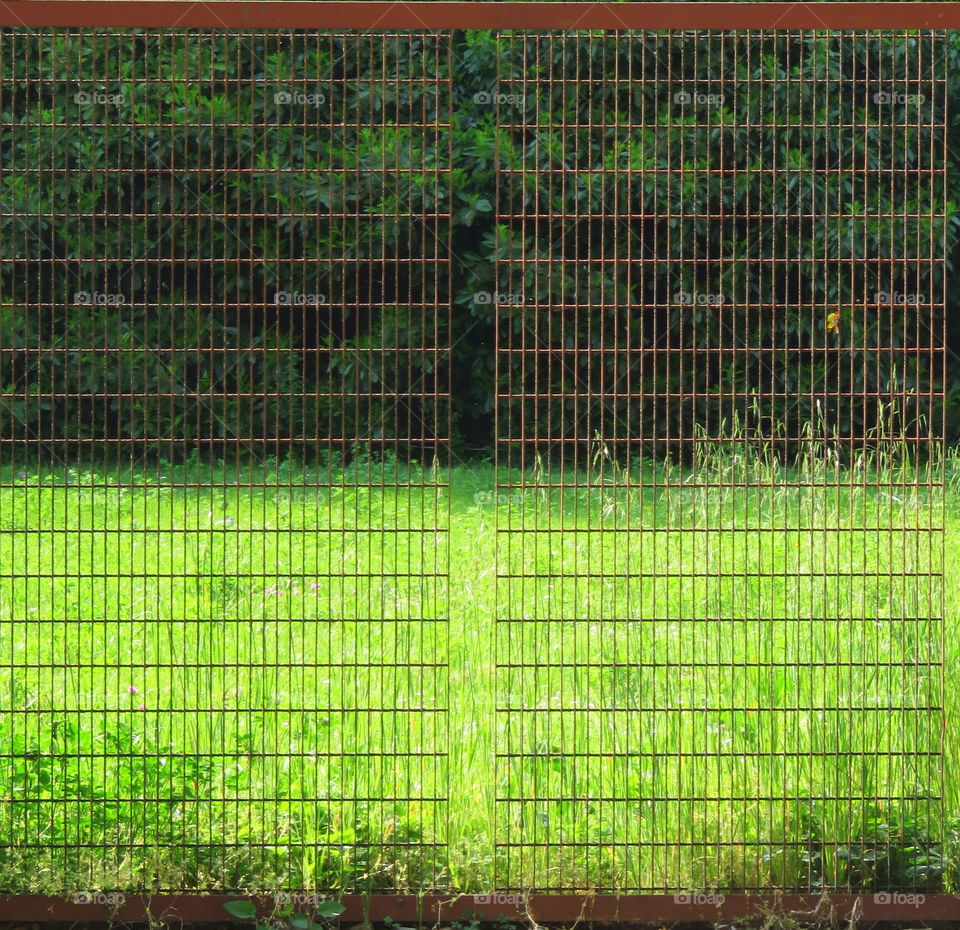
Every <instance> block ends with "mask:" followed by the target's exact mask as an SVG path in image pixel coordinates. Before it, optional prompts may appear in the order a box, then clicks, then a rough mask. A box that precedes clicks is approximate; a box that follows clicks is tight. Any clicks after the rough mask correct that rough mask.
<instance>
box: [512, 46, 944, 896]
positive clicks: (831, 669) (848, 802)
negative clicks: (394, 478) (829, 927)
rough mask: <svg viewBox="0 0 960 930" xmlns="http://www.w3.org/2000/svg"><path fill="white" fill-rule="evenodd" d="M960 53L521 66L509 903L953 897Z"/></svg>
mask: <svg viewBox="0 0 960 930" xmlns="http://www.w3.org/2000/svg"><path fill="white" fill-rule="evenodd" d="M856 40H860V41H859V43H858V44H857V45H856V46H855V45H854V43H855V41H856ZM885 41H891V42H892V41H899V42H902V54H900V55H899V56H898V57H897V60H896V65H895V66H894V68H895V70H892V69H891V60H890V58H889V57H887V56H885V55H883V54H882V45H883V42H885ZM941 41H942V37H941V36H939V35H938V34H936V33H923V34H919V35H907V34H891V33H887V34H883V35H882V36H880V35H878V34H862V33H845V34H844V35H843V36H838V35H826V34H823V33H819V34H816V33H809V32H806V33H804V32H797V33H792V32H781V33H777V34H772V33H770V34H763V33H760V32H758V33H753V34H749V35H738V36H726V35H713V36H709V35H700V36H696V37H693V36H689V37H682V38H681V37H675V36H670V37H652V36H648V37H641V36H635V35H629V36H623V35H616V34H613V35H611V34H607V35H596V34H594V35H591V36H589V37H586V36H584V35H581V36H578V35H576V34H571V33H553V34H551V33H512V34H509V35H502V36H501V39H500V42H501V53H500V57H499V61H500V72H499V85H498V105H499V109H498V126H499V129H500V134H499V135H498V143H499V150H498V164H499V173H498V178H497V180H498V195H497V209H498V219H499V222H500V224H501V225H500V229H499V240H498V256H499V257H498V265H497V275H498V278H497V295H496V305H497V320H498V326H497V338H498V344H497V366H498V368H497V389H498V404H497V415H498V416H497V447H496V453H497V462H496V466H497V495H498V500H499V501H500V502H501V506H500V507H499V509H498V512H497V517H498V522H497V527H496V533H497V583H498V588H497V622H496V634H495V647H494V654H495V656H496V661H497V671H498V689H497V704H498V707H497V714H498V717H499V723H498V732H500V733H501V734H502V739H501V741H500V742H499V744H498V746H497V762H498V767H497V807H496V816H497V819H496V842H497V858H496V870H497V881H496V886H497V887H498V888H501V887H502V888H509V889H512V890H515V891H518V892H519V891H522V889H523V888H525V887H533V888H536V889H537V890H539V891H544V892H552V891H562V890H570V889H572V888H576V887H589V888H596V889H598V890H600V891H626V892H657V891H668V890H675V889H677V888H678V887H679V888H689V889H726V888H729V887H731V886H733V887H735V888H740V889H745V890H762V889H766V888H771V887H777V888H783V889H784V890H787V891H792V890H802V886H807V887H813V888H825V889H826V888H829V889H833V890H841V889H842V890H856V889H858V888H867V887H874V888H876V887H877V886H876V884H871V883H875V882H880V883H881V884H882V883H884V882H889V883H892V882H894V881H898V882H900V883H901V884H903V883H905V884H906V886H907V887H912V888H913V889H914V890H924V889H928V888H929V882H930V880H931V874H932V873H931V872H930V871H927V866H926V865H919V866H916V867H911V868H907V869H904V868H902V865H901V864H898V857H899V856H900V851H899V850H898V848H897V847H898V845H902V842H903V840H902V837H903V836H907V835H910V836H911V837H912V840H910V841H909V842H912V843H915V844H916V847H918V848H923V849H924V850H925V853H929V856H927V855H924V856H920V857H918V858H920V859H922V860H923V862H924V863H929V862H930V861H931V858H930V857H935V856H936V855H937V852H938V850H939V849H940V848H941V847H940V845H939V844H940V843H941V842H942V828H943V818H942V810H941V807H940V804H941V800H942V727H943V705H942V700H943V699H942V685H943V682H942V636H943V604H942V597H943V561H942V559H943V531H944V525H943V477H942V471H941V470H940V469H939V462H940V457H941V444H942V437H943V423H942V404H941V400H942V393H941V392H942V383H943V382H942V378H941V375H942V368H943V363H944V355H943V307H944V276H943V265H942V255H943V241H944V229H945V225H944V224H945V196H946V194H945V180H944V171H945V162H946V159H945V157H944V145H945V140H944V119H945V116H944V113H945V93H944V75H943V60H942V50H941V47H940V43H941ZM855 48H857V49H859V50H860V54H856V53H855V51H854V49H855ZM611 74H613V75H614V78H613V79H612V80H611V79H610V77H609V76H610V75H611ZM601 76H606V77H605V79H601ZM891 95H892V96H891ZM890 99H895V100H897V101H899V102H900V103H904V102H905V101H910V102H911V103H913V104H915V105H914V106H913V107H912V108H911V109H910V110H909V111H908V110H907V109H905V108H904V107H902V106H899V107H891V106H890V105H889V100H890ZM920 99H922V101H923V103H922V104H919V105H917V101H918V100H920ZM831 143H832V144H831ZM904 150H909V152H910V157H909V158H902V157H901V155H902V152H903V151H904ZM757 173H764V174H765V175H766V177H768V178H769V184H766V185H764V186H763V187H762V188H760V193H758V191H757V189H756V185H753V186H750V190H751V194H749V195H746V196H741V195H740V191H741V190H746V189H747V187H748V185H744V184H743V183H742V182H743V181H744V179H745V178H749V177H752V176H755V175H756V174H757ZM827 177H829V181H825V180H824V179H825V178H827ZM904 501H907V502H908V503H903V502H904ZM878 824H881V825H882V826H880V827H878ZM895 837H899V838H895ZM894 873H896V877H894Z"/></svg>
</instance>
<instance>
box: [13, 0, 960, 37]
mask: <svg viewBox="0 0 960 930" xmlns="http://www.w3.org/2000/svg"><path fill="white" fill-rule="evenodd" d="M14 26H30V27H84V26H86V27H125V28H135V27H142V28H190V29H360V30H380V29H417V30H420V29H424V30H449V29H543V30H546V29H671V30H674V29H676V30H682V29H715V30H729V29H953V28H960V3H955V2H949V3H923V2H919V3H914V2H877V3H870V2H859V3H844V2H839V3H832V2H818V3H740V2H714V3H709V2H708V3H697V2H680V3H674V2H653V3H579V2H571V3H564V2H544V3H538V2H532V3H531V2H507V3H499V2H494V3H487V2H479V3H471V2H449V3H444V2H426V3H423V2H414V3H390V2H386V3H385V2H379V0H206V2H190V0H7V2H2V0H0V27H14Z"/></svg>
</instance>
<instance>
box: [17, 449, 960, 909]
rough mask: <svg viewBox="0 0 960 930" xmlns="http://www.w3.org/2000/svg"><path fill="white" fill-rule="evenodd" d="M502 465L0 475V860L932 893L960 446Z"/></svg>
mask: <svg viewBox="0 0 960 930" xmlns="http://www.w3.org/2000/svg"><path fill="white" fill-rule="evenodd" d="M595 464H596V463H595ZM495 477H496V476H495V472H494V469H493V467H492V466H490V465H489V464H485V465H475V466H457V467H454V468H453V469H451V470H449V471H446V470H431V469H429V468H421V467H419V466H410V467H407V466H403V465H397V464H396V463H390V464H387V465H377V464H371V463H369V462H361V463H355V464H354V465H352V466H350V467H347V468H339V469H337V470H336V471H333V470H331V469H329V468H322V467H312V466H310V467H302V466H299V465H296V464H295V463H293V462H284V463H280V464H259V465H253V464H249V465H230V464H226V465H223V464H202V463H200V462H197V461H194V462H192V463H190V464H186V465H178V466H172V465H162V466H156V465H154V466H141V467H138V468H136V469H135V470H132V469H129V468H124V467H122V466H116V467H109V468H106V467H94V466H85V467H80V466H78V467H75V468H65V467H48V466H44V467H40V468H38V467H36V466H33V467H31V466H25V465H18V466H14V465H10V466H6V467H4V468H2V469H0V695H2V698H0V746H3V747H4V749H3V750H2V756H0V770H2V773H3V774H2V798H3V800H4V803H3V804H0V831H2V832H0V843H2V846H0V885H2V886H3V887H4V888H5V889H7V890H13V891H26V890H31V891H37V890H46V891H51V892H53V891H57V892H59V891H67V890H70V889H76V888H83V889H100V888H122V889H130V888H134V887H138V888H139V887H156V888H180V887H184V888H232V889H243V888H278V887H286V888H305V889H309V888H318V887H319V888H331V889H334V890H342V889H352V890H370V891H377V890H384V889H416V888H422V887H425V886H431V887H437V888H444V889H462V890H473V891H483V890H489V889H490V888H492V887H494V886H496V887H498V888H501V889H507V888H517V889H522V888H527V887H537V888H541V889H562V888H565V889H586V888H597V889H602V890H609V889H622V890H625V891H634V890H652V891H655V890H664V891H666V890H673V889H678V888H713V887H724V888H764V887H770V886H774V887H783V888H788V887H789V888H796V887H814V888H819V887H843V888H846V887H855V888H864V889H867V888H873V889H875V890H876V889H886V888H894V887H897V888H903V889H911V888H912V889H928V890H929V889H933V888H936V887H939V886H940V885H941V884H942V883H943V882H944V881H946V882H947V883H948V885H950V883H952V882H953V877H952V875H951V874H950V871H951V870H950V863H949V858H950V857H949V852H950V850H949V845H948V846H947V847H946V848H944V846H943V845H942V844H941V840H943V839H944V838H947V839H949V837H950V835H951V833H952V830H953V829H954V827H955V821H956V820H957V819H958V817H957V814H958V800H960V798H958V792H957V779H956V777H955V776H952V775H951V774H950V773H951V772H953V771H955V769H954V768H953V761H954V760H955V759H956V755H957V753H956V749H957V747H956V745H955V741H956V739H957V737H956V735H955V732H954V731H953V730H952V729H950V728H947V730H946V734H945V738H946V741H947V742H946V744H945V746H944V750H945V757H942V756H941V753H940V749H941V740H943V739H944V731H943V730H942V726H941V724H942V716H941V714H940V711H939V710H938V708H939V707H940V706H941V702H942V700H943V697H942V695H941V674H940V672H941V669H940V661H941V657H942V658H943V659H944V661H945V663H946V668H947V669H948V670H949V669H952V668H955V667H956V658H957V650H958V646H957V643H956V641H955V639H954V637H953V633H954V630H953V629H952V627H949V626H948V627H947V629H946V630H944V625H943V623H942V622H941V621H940V619H939V618H940V617H941V616H946V617H947V618H955V617H956V616H957V612H956V605H957V604H958V601H960V598H958V596H957V595H958V591H960V582H958V575H957V567H958V566H957V564H956V557H955V554H956V552H957V543H958V541H960V468H957V467H956V465H955V463H953V462H948V463H947V465H946V468H945V471H944V472H943V473H941V472H940V471H939V470H934V469H926V468H920V469H910V468H906V467H899V468H898V467H893V466H892V465H890V464H889V463H887V464H886V465H884V466H883V467H882V470H877V467H876V466H871V465H862V466H861V467H859V468H857V467H852V468H846V469H837V468H833V467H829V466H827V465H824V464H823V463H808V464H807V465H806V466H805V467H804V468H801V469H792V470H784V469H777V468H775V467H774V466H772V465H771V464H770V463H767V464H760V463H759V462H757V461H755V460H752V459H751V458H750V457H749V456H741V457H740V458H737V456H736V455H725V457H724V458H723V459H718V458H716V457H713V458H711V460H710V461H709V462H707V463H705V464H704V465H703V466H702V467H700V468H699V469H697V470H683V469H680V468H676V467H670V466H667V465H664V464H652V463H635V465H634V466H633V467H632V468H631V469H630V470H629V471H623V470H618V469H617V468H615V467H613V466H612V465H610V464H609V463H604V462H602V461H601V462H600V463H599V465H598V466H597V467H596V468H594V469H592V470H591V472H590V474H589V475H588V474H587V473H585V472H572V471H570V470H568V471H566V472H565V473H563V475H562V478H563V482H564V483H565V484H566V487H563V488H558V487H551V485H552V484H557V483H559V481H560V478H561V474H560V472H559V471H554V472H550V471H549V470H544V469H539V470H535V471H532V472H530V473H528V474H526V475H523V476H521V475H520V474H519V473H516V472H513V473H508V472H506V471H504V470H501V473H500V484H499V486H498V487H497V486H496V483H495ZM941 480H943V481H944V482H945V483H946V484H947V492H946V495H945V497H944V496H943V495H942V494H941V490H940V487H939V484H940V482H941ZM513 485H524V486H522V487H513ZM574 485H576V486H574ZM944 503H945V506H944ZM941 528H944V529H945V534H946V552H947V557H948V559H951V560H952V561H950V562H948V564H947V565H946V566H944V565H943V563H942V553H943V546H942V542H943V533H942V532H941ZM498 547H499V551H497V548H498ZM944 571H945V576H946V581H947V583H946V588H945V589H944V586H943V584H942V580H943V573H944ZM941 598H945V600H946V613H945V614H944V613H943V605H942V603H941ZM944 636H945V639H942V637H944ZM946 677H947V686H948V688H947V693H946V706H947V713H948V716H950V715H951V714H952V712H953V708H954V707H955V704H956V695H955V694H954V693H953V692H952V691H951V688H950V686H951V685H952V676H951V675H949V674H948V675H947V676H946ZM942 766H944V767H945V770H946V775H945V776H944V775H943V774H942V771H941V767H942ZM941 791H942V792H943V795H944V798H945V800H944V803H943V804H941V803H940V801H939V800H938V797H939V796H940V794H941ZM384 799H386V800H384ZM944 872H945V873H946V877H944V875H943V874H942V873H944ZM951 887H952V885H951Z"/></svg>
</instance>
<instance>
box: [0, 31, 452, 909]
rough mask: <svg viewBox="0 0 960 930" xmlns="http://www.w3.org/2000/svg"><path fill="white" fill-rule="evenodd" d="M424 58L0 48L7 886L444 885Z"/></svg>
mask: <svg viewBox="0 0 960 930" xmlns="http://www.w3.org/2000/svg"><path fill="white" fill-rule="evenodd" d="M88 56H95V60H94V61H93V62H91V61H90V60H89V57H88ZM448 58H449V37H445V36H438V35H432V34H426V33H412V32H411V33H403V34H389V33H383V34H375V35H369V36H365V37H358V36H356V35H354V34H347V33H342V32H330V33H325V34H295V33H286V34H282V33H278V32H277V31H275V30H273V31H269V32H261V33H252V34H250V33H248V34H244V35H243V36H238V35H234V34H230V33H228V32H225V31H224V32H219V33H198V34H189V33H186V32H182V31H155V32H151V33H149V34H143V33H131V32H129V31H114V32H109V33H108V32H94V33H91V32H84V31H72V32H71V31H65V30H57V31H53V30H36V31H30V32H24V31H7V32H5V33H4V34H3V35H2V38H0V70H2V81H0V111H2V114H3V122H2V125H0V133H2V134H3V138H4V139H5V149H4V151H5V157H4V168H3V185H4V186H3V195H2V202H3V209H2V214H3V215H2V218H0V223H2V225H3V229H4V244H3V251H2V254H0V282H2V284H0V287H2V295H0V301H2V311H0V312H2V313H3V327H4V332H5V334H6V339H5V342H6V344H4V345H3V346H0V370H2V372H3V374H2V381H3V390H2V397H0V403H2V414H3V433H2V436H0V455H2V469H0V499H2V501H3V503H2V505H0V509H2V510H3V516H2V525H0V604H2V607H0V680H2V693H3V698H2V712H0V719H2V727H3V737H2V740H0V742H2V750H0V773H2V782H3V789H2V796H3V803H2V805H0V859H2V865H0V870H2V873H3V881H2V882H0V884H3V885H4V887H6V888H7V889H8V890H11V891H20V892H23V891H29V890H42V889H40V888H38V887H37V885H35V884H33V881H34V880H33V878H32V876H33V875H38V876H43V875H44V873H51V874H56V875H57V876H59V878H58V879H57V880H58V881H59V882H61V883H65V887H63V884H61V887H60V888H57V889H55V890H63V891H67V892H69V891H70V890H71V889H80V892H78V894H79V896H80V898H81V899H83V900H86V899H87V898H90V899H91V900H94V899H93V898H92V897H90V895H91V894H92V892H90V893H88V892H87V891H86V890H85V889H90V888H91V887H93V888H95V889H101V888H103V887H108V888H111V887H112V888H125V887H143V886H145V885H146V886H148V887H149V886H150V885H154V886H155V887H156V886H158V887H160V888H164V887H168V888H174V889H184V888H186V889H191V890H203V889H205V888H221V889H224V888H243V887H246V885H247V883H249V882H251V881H252V882H255V883H256V886H257V887H263V886H264V885H267V886H268V887H269V886H270V884H271V882H272V883H273V887H278V888H289V887H293V888H300V887H316V886H317V884H322V885H323V886H325V887H334V888H336V887H341V886H342V885H343V884H344V883H348V884H350V885H351V886H352V887H354V888H355V890H363V889H364V888H365V887H368V888H372V889H375V890H381V891H390V890H394V889H396V888H409V887H411V886H416V887H419V886H428V887H429V886H433V885H436V884H438V883H439V881H440V880H441V869H442V863H443V856H442V850H443V848H444V845H445V830H446V803H447V798H446V764H447V752H448V741H447V737H446V729H445V728H446V708H447V700H448V697H447V652H446V648H447V647H446V640H447V637H446V615H445V602H446V596H447V594H446V586H447V576H448V548H447V546H448V543H447V536H448V529H449V512H448V511H449V501H448V499H447V485H448V477H447V474H448V464H449V463H448V462H447V459H446V456H447V442H448V437H449V416H450V410H449V385H448V383H447V379H448V376H449V365H448V354H449V346H448V345H447V342H446V340H447V339H448V332H449V328H448V314H449V307H450V302H449V293H448V292H449V275H450V256H449V243H448V236H449V204H450V193H449V186H450V170H449V152H448V146H449V136H448V133H447V132H446V128H447V126H448V124H449V113H450V69H449V61H448ZM408 60H410V61H414V62H415V63H416V65H415V67H414V68H413V69H412V70H413V71H414V72H415V73H414V74H413V76H412V77H409V78H407V77H406V70H407V69H406V66H405V64H404V63H405V62H406V61H408ZM239 62H243V68H245V69H247V70H241V68H240V66H239V64H238V63H239ZM404 81H405V82H406V83H404ZM93 127H96V129H97V131H96V132H93V131H92V128H93ZM104 127H108V131H104ZM91 139H96V140H100V143H101V144H102V148H99V149H97V148H94V147H93V146H92V144H91ZM361 143H362V144H361ZM361 148H363V150H364V155H363V157H362V158H360V157H358V154H357V153H358V150H360V149H361ZM318 179H319V180H318ZM251 191H255V196H254V195H251ZM131 243H134V244H135V245H134V248H131ZM415 355H416V358H415ZM423 359H426V360H427V361H426V363H424V362H423V361H422V360H423ZM77 372H83V378H84V380H83V381H79V380H78V376H77ZM413 810H415V811H416V819H415V822H411V818H410V812H411V811H413ZM171 849H174V850H180V852H179V853H178V854H177V855H178V857H179V860H180V861H184V862H186V866H185V867H184V869H182V870H180V871H179V872H178V871H171V870H170V863H171V862H172V861H173V858H172V857H171V853H170V850H171ZM385 860H386V861H388V862H389V867H386V866H384V867H383V868H381V867H380V862H381V861H385ZM358 875H365V876H369V882H368V883H367V884H366V885H365V884H364V882H363V881H361V880H360V879H358V877H357V876H358ZM11 876H12V877H11ZM271 876H272V878H271ZM91 882H94V883H95V884H93V885H92V886H91Z"/></svg>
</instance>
